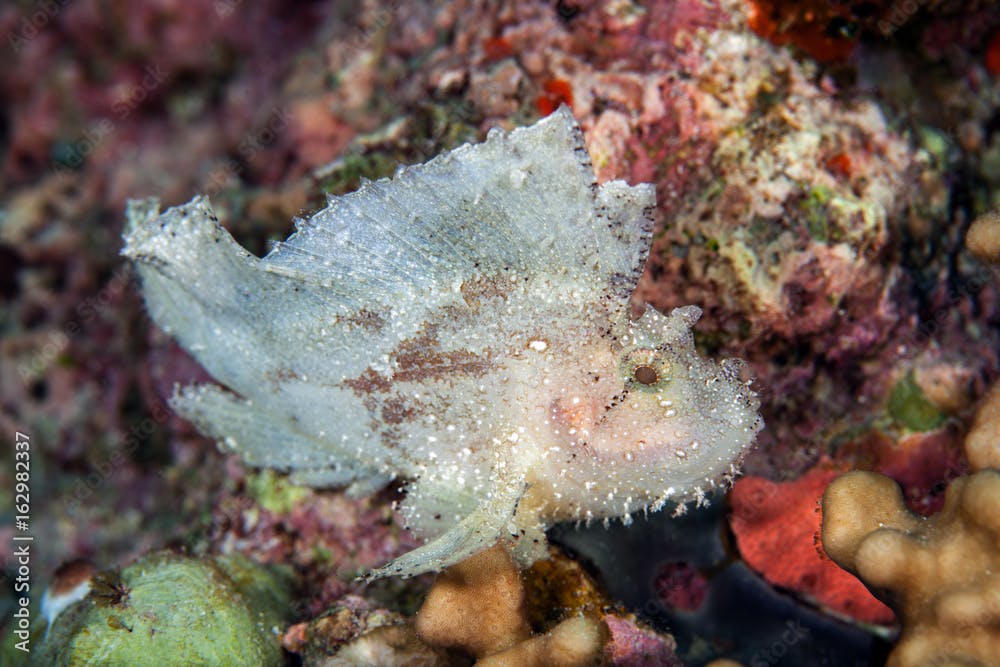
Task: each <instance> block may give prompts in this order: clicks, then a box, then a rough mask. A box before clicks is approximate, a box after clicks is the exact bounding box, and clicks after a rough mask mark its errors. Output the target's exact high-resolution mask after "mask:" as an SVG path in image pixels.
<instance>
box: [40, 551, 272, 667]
mask: <svg viewBox="0 0 1000 667" xmlns="http://www.w3.org/2000/svg"><path fill="white" fill-rule="evenodd" d="M289 584H290V581H289V577H288V574H287V573H284V572H280V571H277V570H274V569H268V568H263V567H261V566H258V565H255V564H254V563H252V562H251V561H249V560H248V559H246V558H244V557H242V556H220V557H216V558H204V559H202V558H191V557H187V556H179V555H176V554H173V553H169V552H159V553H153V554H149V555H147V556H144V557H143V558H141V559H139V560H137V561H136V562H134V563H132V564H131V565H129V566H127V567H125V568H123V569H121V570H120V571H119V570H117V569H114V570H106V571H102V572H98V573H96V574H94V575H93V577H92V579H91V588H90V592H89V593H88V594H87V596H86V597H84V598H83V599H82V600H80V601H78V602H75V603H73V604H71V605H70V606H69V607H68V608H66V609H65V610H63V611H62V612H61V613H59V614H58V615H57V616H56V617H55V619H54V621H53V622H52V623H51V625H50V626H49V627H48V628H47V629H46V631H45V632H44V639H42V641H41V642H40V643H39V644H38V646H37V647H36V649H35V650H34V651H32V652H31V654H30V664H32V665H39V666H41V665H45V666H46V667H58V666H61V665H66V666H69V665H81V664H98V663H100V664H115V665H125V664H127V665H136V666H140V665H150V666H154V665H155V666H160V665H166V664H174V665H176V664H199V665H260V666H261V667H279V666H280V665H282V664H284V662H283V658H282V653H281V647H280V643H279V634H278V633H279V630H280V628H281V627H282V626H283V625H284V624H285V622H286V619H287V614H288V607H289V602H290V595H289Z"/></svg>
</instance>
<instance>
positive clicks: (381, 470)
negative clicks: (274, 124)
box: [122, 108, 763, 577]
mask: <svg viewBox="0 0 1000 667" xmlns="http://www.w3.org/2000/svg"><path fill="white" fill-rule="evenodd" d="M654 205H655V193H654V190H653V187H652V186H650V185H638V186H629V185H628V184H626V183H625V182H623V181H612V182H609V183H604V184H601V185H598V184H597V183H596V181H595V178H594V172H593V168H592V166H591V164H590V160H589V157H588V155H587V152H586V149H585V147H584V144H583V137H582V133H581V131H580V128H579V127H578V126H577V124H576V122H575V120H574V119H573V117H572V114H571V113H570V112H569V111H568V110H567V109H565V108H562V109H560V110H559V111H557V112H556V113H554V114H552V115H551V116H549V117H547V118H545V119H543V120H541V121H539V122H538V123H536V124H535V125H532V126H531V127H526V128H520V129H517V130H514V131H513V132H511V133H509V134H505V133H503V132H500V131H496V130H494V131H492V132H490V134H489V136H488V138H487V140H486V141H485V142H484V143H481V144H477V145H465V146H462V147H460V148H458V149H456V150H454V151H451V152H449V153H446V154H444V155H441V156H439V157H437V158H435V159H433V160H431V161H430V162H428V163H426V164H423V165H417V166H413V167H406V168H402V169H400V170H399V171H398V172H397V173H396V175H395V176H394V177H393V179H391V180H388V179H383V180H380V181H376V182H366V183H364V184H363V185H362V187H361V188H360V189H359V190H358V191H357V192H354V193H351V194H348V195H345V196H343V197H337V198H331V199H330V202H329V205H328V206H327V207H326V208H324V209H322V210H320V211H318V212H317V213H315V214H314V215H312V216H311V217H309V218H308V219H305V220H297V221H296V228H297V231H296V232H295V233H294V234H292V235H291V236H290V237H289V238H288V240H286V241H285V242H284V243H281V244H278V245H277V246H276V247H275V248H274V249H273V250H272V251H271V252H270V253H269V254H268V255H267V256H266V257H264V258H256V257H254V256H252V255H250V254H249V253H248V252H247V251H246V250H244V249H243V248H241V247H240V246H239V245H238V244H236V242H235V241H234V240H233V239H232V237H231V236H229V234H228V233H227V232H226V231H225V230H224V229H223V228H222V227H221V226H220V225H219V222H218V220H217V218H216V216H215V214H214V213H213V212H212V208H211V206H210V204H209V202H208V200H207V198H205V197H196V198H195V199H193V200H192V201H191V202H190V203H188V204H186V205H184V206H178V207H175V208H171V209H168V210H167V211H166V212H163V213H160V211H159V204H158V202H157V201H156V200H143V201H133V202H130V204H129V208H128V213H127V215H128V222H127V229H126V232H125V247H124V249H123V251H122V252H123V254H124V255H125V256H126V257H129V258H130V259H131V260H132V261H134V262H135V265H136V266H137V268H138V270H139V272H140V274H141V275H142V279H143V286H144V292H145V297H146V302H147V305H148V308H149V312H150V314H151V316H152V317H153V319H154V320H155V321H156V323H157V324H158V325H159V326H160V327H162V328H163V329H164V330H165V331H167V332H168V333H170V334H171V335H173V336H174V337H175V338H176V339H177V340H178V341H179V342H180V344H181V345H183V346H184V348H185V349H187V350H188V351H189V352H190V353H191V354H192V355H193V356H194V357H195V358H196V359H197V360H198V361H199V362H200V363H201V364H202V365H203V366H204V367H205V368H206V369H207V370H208V371H209V372H210V373H211V374H212V376H213V377H214V378H215V379H216V380H217V381H218V382H219V383H220V385H221V386H220V385H208V386H191V387H186V388H183V389H180V390H178V391H177V393H176V395H175V397H174V399H173V405H174V407H175V409H176V410H177V411H178V412H180V413H181V414H182V415H184V416H185V417H186V418H188V419H190V420H191V421H192V422H194V423H195V424H196V425H198V426H199V428H201V430H202V431H204V432H205V433H206V434H208V435H210V436H212V437H214V438H216V439H217V440H219V442H220V443H222V445H223V446H224V448H225V449H227V450H230V451H236V452H239V453H240V454H241V455H242V456H243V458H244V459H245V460H246V462H247V463H248V464H251V465H255V466H262V467H268V468H276V469H278V470H282V471H288V472H290V473H291V476H292V478H293V480H295V481H298V482H301V483H307V484H312V485H317V486H347V487H348V490H349V491H350V492H352V493H355V494H363V493H368V492H371V491H374V490H377V489H379V488H381V487H382V486H383V485H385V484H386V483H387V482H388V481H390V480H392V479H394V478H397V477H400V478H405V479H406V480H408V481H407V487H406V489H407V495H406V499H405V501H404V503H403V507H402V512H403V515H404V517H405V518H406V521H407V524H408V526H409V527H410V528H411V529H412V530H414V531H415V532H416V533H417V534H418V535H420V536H422V537H423V538H425V539H426V540H427V542H426V544H424V545H423V546H422V547H420V548H418V549H415V550H413V551H411V552H409V553H407V554H404V555H403V556H401V557H400V558H397V559H396V560H395V561H393V562H391V563H389V564H388V565H386V566H384V567H382V568H380V569H378V570H375V571H374V572H372V573H370V575H369V576H370V577H377V576H385V575H400V576H412V575H415V574H419V573H422V572H427V571H432V570H440V569H442V568H444V567H447V566H448V565H451V564H453V563H456V562H459V561H461V560H463V559H465V558H466V557H468V556H471V555H473V554H474V553H476V552H478V551H480V550H482V549H485V548H488V547H490V546H492V545H493V544H495V543H497V542H498V541H504V542H505V543H507V544H508V546H509V547H510V548H511V549H512V551H513V553H514V555H515V556H516V557H517V559H518V561H519V562H520V563H521V564H523V565H527V564H530V563H531V562H533V561H534V560H536V559H538V558H542V557H544V556H545V554H546V551H545V537H544V533H543V531H544V530H545V528H546V527H548V526H549V525H551V524H552V523H553V522H556V521H564V520H577V521H590V520H592V519H605V520H606V519H608V518H612V517H622V518H623V520H625V521H626V522H628V521H629V520H630V517H631V515H632V514H634V513H635V512H637V511H647V510H658V509H660V508H661V507H662V506H663V505H664V503H665V502H666V501H667V500H668V499H674V500H679V501H681V502H682V503H683V502H684V501H686V500H691V499H694V500H697V501H701V500H702V499H703V497H704V492H705V491H707V490H708V489H710V488H711V487H712V486H713V485H714V484H716V483H718V482H719V481H720V480H722V479H723V478H725V477H726V476H728V475H730V474H732V473H733V472H734V471H735V466H737V465H738V464H739V461H740V460H741V458H742V457H743V455H744V454H745V452H746V451H747V449H748V447H749V446H750V445H751V444H752V442H753V440H754V437H755V436H756V434H757V432H758V431H759V430H760V429H761V428H762V426H763V424H762V421H761V419H760V417H759V416H758V414H757V410H758V406H759V402H758V399H757V397H756V395H755V394H754V392H753V391H751V390H750V388H749V386H748V382H747V381H746V380H744V379H742V378H741V375H742V370H743V369H742V364H741V362H739V361H736V360H725V361H722V362H721V363H717V362H714V361H711V360H707V359H704V358H702V357H700V356H699V355H698V353H697V352H696V350H695V348H694V343H693V339H692V334H691V327H692V326H693V325H694V323H695V322H696V321H697V319H698V317H699V316H700V314H701V311H700V310H699V309H698V308H697V307H695V306H687V307H684V308H678V309H675V310H674V311H673V312H672V313H670V314H669V315H663V314H661V313H659V312H657V311H656V310H654V309H652V308H648V309H647V310H646V311H645V313H644V314H643V315H642V317H641V318H639V319H638V320H632V319H630V317H629V306H628V300H629V296H630V295H631V293H632V291H633V289H634V288H635V285H636V282H637V281H638V279H639V276H640V274H641V273H642V268H643V265H644V263H645V260H646V256H647V254H648V253H649V247H650V238H651V233H652V226H653V223H652V210H653V208H654ZM223 386H224V387H225V388H223ZM683 506H684V505H683V504H682V505H680V507H681V508H683Z"/></svg>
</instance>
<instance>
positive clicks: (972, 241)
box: [965, 211, 1000, 264]
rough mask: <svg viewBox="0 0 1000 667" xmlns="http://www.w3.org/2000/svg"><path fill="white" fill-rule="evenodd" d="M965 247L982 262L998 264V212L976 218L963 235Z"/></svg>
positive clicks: (999, 233) (999, 237)
mask: <svg viewBox="0 0 1000 667" xmlns="http://www.w3.org/2000/svg"><path fill="white" fill-rule="evenodd" d="M965 246H966V247H967V248H968V249H969V250H971V251H972V254H973V255H975V256H976V257H978V258H979V259H981V260H982V261H984V262H991V263H993V264H996V263H1000V211H993V212H991V213H987V214H985V215H981V216H979V217H978V218H976V220H975V222H973V223H972V226H971V227H969V232H968V233H967V234H966V235H965Z"/></svg>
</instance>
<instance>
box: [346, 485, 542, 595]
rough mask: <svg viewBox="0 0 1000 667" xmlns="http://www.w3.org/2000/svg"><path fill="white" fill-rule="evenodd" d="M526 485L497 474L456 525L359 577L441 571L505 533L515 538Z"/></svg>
mask: <svg viewBox="0 0 1000 667" xmlns="http://www.w3.org/2000/svg"><path fill="white" fill-rule="evenodd" d="M526 486H527V484H526V482H525V480H524V477H523V476H519V477H518V478H516V479H509V478H506V477H504V476H498V477H495V478H494V479H493V480H492V483H491V488H490V493H489V494H488V495H487V497H486V498H485V499H483V500H482V501H481V502H480V503H479V505H478V506H477V507H476V508H475V509H474V510H473V511H472V512H470V513H469V514H468V515H466V516H465V518H463V519H462V520H461V521H459V522H458V523H457V524H456V525H455V526H453V527H452V528H449V529H448V530H447V531H445V532H444V533H442V534H441V535H439V536H437V537H435V538H434V539H432V540H430V541H429V542H427V543H426V544H424V545H423V546H421V547H419V548H417V549H414V550H413V551H410V552H408V553H405V554H403V555H402V556H400V557H399V558H396V559H395V560H393V561H390V562H389V563H387V564H386V565H383V566H382V567H380V568H377V569H375V570H372V571H370V572H368V573H366V574H364V575H362V576H361V577H359V579H361V580H363V581H372V580H374V579H378V578H380V577H387V576H399V577H403V578H407V577H412V576H415V575H418V574H423V573H424V572H438V571H440V570H443V569H444V568H446V567H449V566H451V565H454V564H455V563H459V562H461V561H463V560H465V559H466V558H469V557H470V556H474V555H475V554H477V553H479V552H480V551H483V550H484V549H488V548H490V547H491V546H493V545H494V544H496V543H497V542H498V541H499V540H500V539H501V538H503V537H505V536H509V537H514V535H515V532H516V529H515V528H514V513H515V512H516V511H517V505H518V502H519V501H520V500H521V497H522V496H523V495H524V490H525V488H526Z"/></svg>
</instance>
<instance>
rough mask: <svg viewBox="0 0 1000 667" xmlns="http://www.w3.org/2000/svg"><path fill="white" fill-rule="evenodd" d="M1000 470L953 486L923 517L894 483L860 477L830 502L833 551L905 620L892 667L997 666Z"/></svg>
mask: <svg viewBox="0 0 1000 667" xmlns="http://www.w3.org/2000/svg"><path fill="white" fill-rule="evenodd" d="M998 517H1000V471H997V470H983V471H980V472H977V473H974V474H973V475H970V476H968V477H962V478H960V479H957V480H955V481H953V482H952V483H951V484H950V485H949V487H948V492H947V495H946V499H945V504H944V507H943V508H942V509H941V511H940V512H939V513H938V514H936V515H935V516H933V517H931V518H929V519H923V518H921V517H919V516H917V515H914V514H912V513H911V512H910V511H909V510H907V508H906V506H905V505H904V503H903V498H902V494H901V493H900V491H899V487H898V486H897V485H896V484H895V482H893V481H892V480H891V479H889V478H887V477H884V476H882V475H878V474H876V473H869V472H851V473H848V474H846V475H843V476H842V477H839V478H838V479H836V480H835V481H834V482H833V483H832V484H830V486H829V487H828V488H827V490H826V492H825V493H824V496H823V547H824V549H825V550H826V552H827V553H828V554H829V555H830V557H831V558H832V559H833V560H834V561H836V562H837V563H838V564H839V565H840V566H841V567H843V568H845V569H847V570H849V571H850V572H853V573H855V574H857V576H858V577H859V578H860V579H861V580H862V581H864V582H865V584H866V585H867V586H868V587H869V588H870V589H871V590H872V592H874V593H875V594H876V595H878V596H879V597H881V598H882V599H883V600H885V602H886V603H887V604H889V606H891V607H892V608H893V609H894V610H895V612H896V614H897V615H898V616H899V618H900V621H901V623H902V632H901V634H900V638H899V643H898V644H897V646H896V647H895V649H894V650H893V652H892V655H891V656H890V657H889V661H888V663H887V665H888V666H889V667H911V666H913V667H916V666H917V665H928V664H962V665H974V666H978V667H987V666H988V665H993V664H995V662H996V657H997V656H998V655H1000V631H998V627H1000V553H998V551H997V549H996V544H997V542H998V540H1000V524H998V523H997V518H998Z"/></svg>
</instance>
